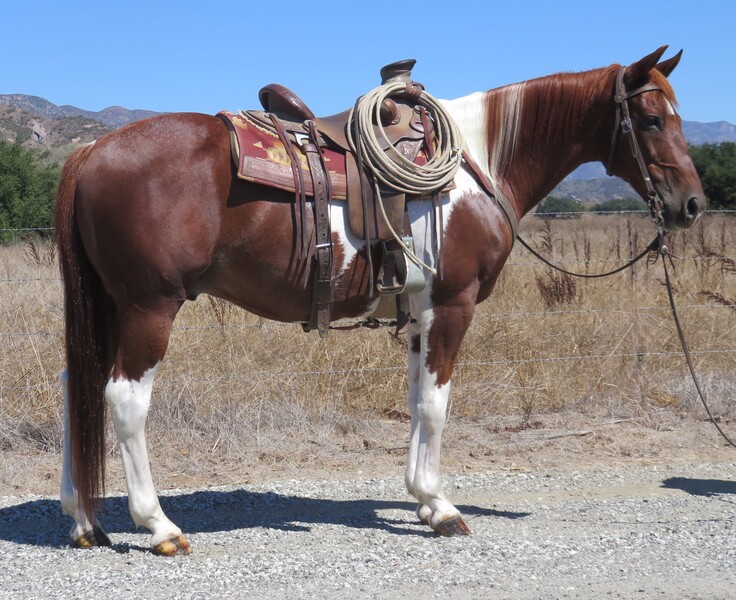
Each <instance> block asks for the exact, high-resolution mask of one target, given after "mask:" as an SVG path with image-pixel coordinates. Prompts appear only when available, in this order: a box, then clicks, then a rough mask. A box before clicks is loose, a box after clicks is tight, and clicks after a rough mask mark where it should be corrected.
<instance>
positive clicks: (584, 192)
mask: <svg viewBox="0 0 736 600" xmlns="http://www.w3.org/2000/svg"><path fill="white" fill-rule="evenodd" d="M157 114H161V113H157V112H154V111H150V110H129V109H127V108H124V107H122V106H110V107H108V108H105V109H104V110H101V111H96V112H95V111H89V110H84V109H81V108H77V107H76V106H70V105H64V106H57V105H56V104H54V103H53V102H49V101H48V100H46V99H45V98H41V97H39V96H29V95H25V94H0V139H4V140H15V139H20V140H21V141H22V143H23V145H24V146H26V147H29V148H31V147H32V148H37V149H40V150H48V151H49V154H48V156H49V157H50V159H51V160H53V161H57V162H58V161H61V160H63V158H64V157H65V156H67V155H68V154H69V152H71V150H72V149H73V148H74V147H76V146H77V145H79V144H83V143H86V142H91V141H92V140H95V139H97V138H99V137H100V136H102V135H104V134H106V133H108V132H110V131H112V130H114V129H117V128H118V127H122V126H123V125H126V124H128V123H132V122H134V121H138V120H140V119H145V118H147V117H151V116H154V115H157ZM682 129H683V132H684V133H685V138H686V139H687V141H688V142H689V143H691V144H704V143H711V144H715V143H721V142H736V125H732V124H731V123H728V122H726V121H717V122H713V123H700V122H697V121H683V124H682ZM550 195H552V196H557V197H561V198H574V199H577V200H584V201H587V202H601V201H603V200H608V199H611V198H625V197H636V196H637V194H636V192H634V190H633V189H632V188H631V187H630V186H629V185H628V184H627V183H626V182H624V181H622V180H620V179H618V178H616V177H608V176H606V172H605V168H604V167H603V165H601V164H599V163H588V164H585V165H582V166H580V167H579V168H578V169H576V170H575V171H574V172H573V173H571V174H570V175H568V177H566V178H565V180H564V181H562V182H561V183H560V185H558V186H557V187H556V188H555V189H554V190H553V191H552V193H551V194H550Z"/></svg>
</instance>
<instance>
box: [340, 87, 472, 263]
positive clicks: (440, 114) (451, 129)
mask: <svg viewBox="0 0 736 600" xmlns="http://www.w3.org/2000/svg"><path fill="white" fill-rule="evenodd" d="M406 91H407V84H406V83H405V82H403V83H402V82H396V83H387V84H384V85H381V86H379V87H377V88H375V89H373V90H372V91H370V92H368V93H367V94H366V95H365V96H363V97H361V98H360V100H359V101H358V102H357V103H356V106H355V107H353V108H352V109H351V111H350V114H349V116H348V128H347V138H348V143H349V144H350V149H351V150H352V151H353V152H354V153H355V154H356V155H357V156H360V157H361V159H362V162H363V165H364V166H365V167H366V168H367V170H368V172H369V173H370V175H371V177H372V179H373V187H374V191H375V194H376V200H377V202H378V206H379V209H380V211H381V214H382V216H383V218H384V221H385V223H386V225H387V226H388V229H389V231H390V232H391V235H392V236H393V238H394V239H395V240H396V242H398V244H399V245H400V246H401V248H402V249H403V250H404V252H405V253H406V256H407V257H408V258H409V260H411V261H412V262H413V263H415V264H416V265H418V266H421V267H424V268H426V269H427V270H429V271H430V272H431V273H432V274H433V275H434V274H436V270H435V269H434V268H432V267H431V266H429V265H427V264H426V263H425V262H424V261H422V260H421V259H420V258H419V257H418V256H416V254H414V252H413V251H412V250H411V249H410V248H409V247H408V246H407V245H406V244H404V242H403V241H402V239H401V236H399V235H398V234H397V233H396V231H394V229H393V227H391V224H390V223H389V221H388V218H386V212H385V209H384V207H383V200H382V199H381V193H380V187H379V186H380V184H383V185H385V186H386V187H388V188H391V189H393V190H396V191H398V192H400V193H404V194H409V195H412V196H430V195H432V194H435V193H436V192H438V191H440V190H441V189H442V188H444V187H445V186H446V185H447V184H448V183H450V182H451V181H452V180H453V179H454V178H455V175H456V174H457V171H458V169H459V168H460V164H461V163H462V149H463V140H462V136H461V134H460V130H459V129H458V127H457V125H456V124H455V121H454V120H453V119H452V117H451V116H450V115H449V113H448V112H447V110H446V109H445V107H444V106H442V104H440V102H439V101H438V100H437V99H436V98H434V97H433V96H431V95H430V94H428V93H427V92H426V91H424V90H423V89H422V90H421V92H420V94H419V96H418V97H416V96H412V98H413V99H415V101H416V103H417V104H418V105H420V106H423V107H424V108H425V109H427V113H428V114H429V115H431V118H432V120H433V122H434V129H435V137H436V140H437V146H436V148H435V149H434V153H433V154H431V155H429V154H428V156H427V162H426V164H423V165H418V164H415V163H414V162H412V161H410V160H408V159H407V158H406V157H404V156H403V155H402V154H401V152H399V151H398V150H397V149H396V148H394V147H393V145H392V144H391V143H390V141H389V139H388V137H387V136H386V131H385V129H384V127H383V125H382V123H381V106H382V105H383V103H384V101H385V100H387V99H388V98H390V97H391V96H395V97H396V96H398V97H401V96H405V95H406ZM376 131H378V133H376ZM356 138H357V139H356ZM384 148H385V149H384Z"/></svg>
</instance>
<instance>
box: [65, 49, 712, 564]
mask: <svg viewBox="0 0 736 600" xmlns="http://www.w3.org/2000/svg"><path fill="white" fill-rule="evenodd" d="M665 49H666V47H662V48H660V49H658V50H657V51H656V52H653V53H652V54H650V55H648V56H646V57H644V58H642V59H641V60H639V61H637V62H635V63H633V64H631V65H629V66H628V67H621V66H619V65H611V66H609V67H606V68H601V69H596V70H591V71H587V72H582V73H566V74H556V75H551V76H548V77H542V78H539V79H534V80H530V81H526V82H523V83H517V84H514V85H510V86H507V87H503V88H500V89H494V90H490V91H486V92H483V93H475V94H472V95H469V96H467V97H463V98H459V99H456V100H452V101H448V102H446V104H445V106H446V108H447V110H448V112H449V114H450V115H452V117H453V119H454V120H455V121H456V123H457V125H458V126H459V128H460V130H461V132H462V134H463V138H464V140H465V145H466V150H467V152H469V154H470V155H471V157H472V158H473V159H474V161H475V162H477V163H478V164H479V165H480V167H481V169H482V170H483V172H484V173H485V175H486V178H487V180H488V181H490V182H491V185H492V187H493V190H488V189H486V187H487V186H486V187H484V186H481V185H480V184H479V183H478V178H476V177H474V176H472V175H471V174H470V173H469V171H468V170H467V168H466V167H463V168H461V169H460V170H459V171H458V173H457V175H456V178H455V180H454V183H455V185H454V188H453V189H451V190H450V191H449V192H446V193H444V194H443V196H442V197H441V200H440V201H441V204H442V210H441V211H438V210H436V209H435V208H434V207H433V204H432V201H431V200H429V199H428V200H426V201H425V200H421V199H420V200H416V201H413V202H410V203H407V209H408V211H409V217H410V223H411V230H412V233H413V236H414V244H415V252H416V253H417V255H418V256H420V257H421V258H422V259H423V260H424V261H425V262H427V263H428V264H429V265H436V264H437V260H438V259H437V257H436V256H434V254H433V251H432V249H433V247H434V242H435V241H436V240H433V239H432V236H433V235H434V233H435V232H436V231H437V230H438V229H439V230H440V231H441V232H442V238H443V239H442V240H441V244H439V247H440V248H441V253H442V257H441V261H442V265H443V269H441V270H440V271H438V273H439V274H438V275H435V276H429V283H428V285H427V287H426V288H425V290H424V291H421V292H414V293H412V294H411V295H410V298H409V308H410V313H411V323H410V325H409V331H408V335H409V341H410V343H409V344H408V348H409V359H408V362H409V409H410V414H411V437H410V444H409V452H408V459H407V465H406V471H405V481H406V487H407V490H408V491H409V493H410V494H411V495H413V496H414V497H415V498H416V499H417V501H418V507H417V516H418V518H419V519H420V520H421V521H422V522H423V523H425V524H427V525H429V526H430V527H431V528H432V529H433V530H434V531H435V532H437V533H438V534H440V535H462V534H467V533H469V529H468V527H467V525H466V524H465V522H464V520H463V518H462V516H461V514H460V512H459V511H458V509H457V508H455V506H453V504H452V503H451V502H450V500H448V498H447V497H446V496H445V494H444V493H443V490H442V481H441V474H440V445H441V439H442V430H443V426H444V423H445V416H446V415H445V412H446V408H447V402H448V395H449V393H450V381H451V376H452V371H453V365H454V363H455V360H456V358H457V356H458V352H459V350H460V346H461V344H462V342H463V338H464V336H465V333H466V331H467V330H468V327H469V326H470V323H471V320H472V318H473V313H474V311H475V306H476V305H477V304H478V303H479V302H482V301H483V300H485V299H486V298H487V297H488V296H489V294H490V293H491V290H492V289H493V287H494V284H495V283H496V280H497V278H498V275H499V273H500V271H501V268H502V267H503V265H504V263H505V261H506V259H507V258H508V256H509V253H510V252H511V249H512V246H513V243H514V236H513V234H512V228H511V226H510V222H509V220H508V219H507V217H506V216H505V214H504V213H503V211H502V209H501V207H500V203H499V202H498V201H497V198H502V197H503V198H505V199H506V200H507V201H508V204H510V206H511V207H512V208H513V210H514V212H515V215H514V218H521V217H522V216H523V215H525V214H526V213H528V212H529V211H530V210H531V209H532V208H533V207H534V206H535V205H536V204H537V203H538V202H539V201H540V200H542V199H543V198H544V197H545V196H546V195H547V194H548V193H549V192H550V191H551V190H552V189H553V188H554V186H555V185H556V184H557V183H559V182H560V181H561V180H562V179H563V178H564V177H565V176H566V175H567V174H568V173H570V172H571V171H572V170H573V169H575V168H576V167H577V166H579V165H580V164H582V163H585V162H591V161H601V162H603V163H604V164H606V165H607V166H608V169H609V172H611V173H612V174H615V175H617V176H619V177H622V178H623V179H624V180H626V181H628V182H629V183H630V184H631V185H632V186H633V187H634V188H635V189H636V190H637V191H638V192H639V193H640V194H641V195H642V197H645V198H646V197H647V195H648V192H649V191H650V189H651V187H653V188H654V189H655V190H656V193H657V194H658V196H659V199H660V204H661V206H660V208H661V214H662V216H663V219H664V222H665V224H666V226H667V227H668V228H671V229H674V228H685V227H690V226H691V225H693V223H695V221H696V220H697V218H698V216H699V215H700V213H701V212H702V211H703V210H704V195H703V190H702V187H701V184H700V181H699V178H698V175H697V173H696V171H695V168H694V166H693V163H692V161H691V159H690V157H689V155H688V149H687V145H686V143H685V139H684V137H683V134H682V130H681V120H680V117H679V116H678V114H677V113H676V112H675V109H674V105H675V102H676V101H675V96H674V93H673V90H672V87H671V86H670V84H669V83H668V80H667V76H668V75H669V74H670V72H671V71H672V70H673V69H674V68H675V66H676V65H677V63H678V62H679V60H680V56H681V54H682V52H680V53H678V54H677V55H675V56H674V57H672V58H670V59H668V60H665V61H662V62H660V59H661V57H662V55H663V53H664V51H665ZM617 86H618V87H617ZM623 101H625V102H624V104H625V105H626V106H625V108H626V111H625V112H626V114H625V115H624V117H628V118H622V116H621V107H622V106H623V104H622V102H623ZM627 136H628V137H627ZM632 137H633V142H632V139H631V138H632ZM627 140H628V141H627ZM634 150H635V151H636V152H637V153H638V159H637V157H636V156H634V152H633V151H634ZM642 165H643V167H642ZM642 168H643V170H642ZM647 180H648V181H647ZM293 205H294V196H293V194H290V193H288V192H284V191H281V190H277V189H271V188H267V187H264V186H259V185H256V184H253V183H248V182H245V181H242V180H239V179H237V177H236V175H235V171H234V167H233V164H232V162H231V157H230V143H229V139H228V132H227V130H226V127H225V125H224V124H223V121H222V120H221V119H219V118H216V117H214V116H208V115H202V114H167V115H162V116H157V117H154V118H151V119H147V120H143V121H139V122H136V123H133V124H131V125H128V126H126V127H123V128H121V129H119V130H117V131H115V132H113V133H110V134H108V135H106V136H104V137H102V138H101V139H99V140H98V141H97V142H96V143H94V144H92V145H89V146H86V147H83V148H81V149H80V150H78V151H77V152H76V153H75V154H73V155H72V156H71V157H70V158H69V160H68V161H67V163H66V165H65V167H64V171H63V176H62V180H61V182H60V186H59V191H58V198H57V207H56V226H57V234H58V244H59V256H60V262H61V271H62V276H63V281H64V290H65V316H66V353H67V370H66V371H65V372H64V374H62V384H63V387H64V402H65V433H64V459H63V460H64V462H63V474H62V484H61V504H62V507H63V510H64V512H65V513H66V514H68V515H70V516H71V517H72V518H73V519H74V525H73V527H72V530H71V538H72V542H73V544H74V545H77V546H96V545H106V544H109V543H110V540H109V538H108V537H107V535H106V534H105V532H104V530H103V529H102V527H101V525H100V523H99V522H98V520H97V517H96V515H95V508H96V504H97V501H98V499H99V497H100V495H101V493H102V492H103V490H104V461H105V440H104V435H103V432H104V418H105V412H106V408H105V407H106V406H107V407H109V410H110V412H111V414H112V418H113V421H114V426H115V432H116V435H117V439H118V441H119V444H120V449H121V453H122V460H123V465H124V469H125V478H126V484H127V488H128V493H129V508H130V512H131V515H132V517H133V521H134V522H135V524H136V525H138V526H142V527H145V528H147V529H148V530H150V532H151V534H152V538H151V545H152V547H153V550H154V551H155V552H156V553H159V554H164V555H174V554H187V553H189V552H190V551H191V549H190V546H189V544H188V542H187V541H186V539H185V538H184V536H183V535H182V532H181V530H180V529H179V527H177V526H176V525H175V524H174V523H172V522H171V521H170V520H169V519H168V518H167V517H166V515H165V514H164V512H163V511H162V509H161V506H160V504H159V501H158V497H157V495H156V491H155V489H154V484H153V479H152V477H151V471H150V467H149V462H148V455H147V449H146V439H145V434H144V426H145V422H146V416H147V413H148V409H149V405H150V401H151V392H152V389H153V384H154V378H155V375H156V370H157V368H158V366H159V364H160V363H161V361H162V359H163V358H164V354H165V353H166V348H167V344H168V341H169V334H170V332H171V327H172V323H173V321H174V318H175V317H176V314H177V312H178V311H179V309H180V307H181V306H182V304H183V303H184V302H185V301H187V300H193V299H194V298H196V297H197V296H198V295H199V294H202V293H206V294H211V295H213V296H217V297H219V298H224V299H225V300H228V301H230V302H232V303H234V304H236V305H238V306H241V307H243V308H245V309H246V310H249V311H251V312H253V313H255V314H258V315H260V316H262V317H266V318H269V319H274V320H277V321H284V322H295V323H305V322H306V321H307V320H308V318H309V313H310V301H311V289H310V288H311V285H312V284H311V280H308V279H307V283H306V284H305V283H304V282H305V278H303V277H299V278H295V277H293V276H292V275H293V274H292V273H290V268H291V266H290V265H291V261H292V259H293V253H294V227H295V224H294V212H293ZM329 210H330V219H331V227H332V233H331V239H332V244H333V248H334V268H335V279H336V282H335V286H336V287H335V293H334V306H333V318H335V319H341V318H347V317H361V316H363V315H367V314H370V313H371V311H372V309H373V308H374V306H373V303H374V302H375V300H374V294H372V293H370V292H371V290H370V289H368V286H369V281H374V278H371V277H369V276H368V265H369V263H368V260H367V255H366V251H365V248H364V244H363V242H362V241H361V240H357V239H355V237H354V236H353V235H352V233H351V232H350V230H349V228H348V226H347V225H346V207H345V203H344V202H342V201H334V200H333V201H332V202H330V209H329ZM438 214H439V215H441V216H438ZM307 216H308V219H307V231H306V234H307V235H309V234H311V233H312V231H313V228H314V218H313V215H311V214H308V215H307ZM436 218H441V219H442V223H441V226H440V227H439V228H438V227H437V223H435V221H434V219H436ZM371 264H373V263H371ZM376 266H377V265H376ZM310 268H312V269H313V268H314V263H312V264H311V267H310ZM374 275H375V273H374Z"/></svg>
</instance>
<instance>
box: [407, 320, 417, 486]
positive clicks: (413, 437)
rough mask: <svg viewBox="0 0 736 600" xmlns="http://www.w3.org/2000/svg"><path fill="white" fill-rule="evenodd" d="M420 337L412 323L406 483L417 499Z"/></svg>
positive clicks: (409, 333) (408, 333)
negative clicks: (417, 349)
mask: <svg viewBox="0 0 736 600" xmlns="http://www.w3.org/2000/svg"><path fill="white" fill-rule="evenodd" d="M418 335H420V333H419V325H418V324H417V323H410V324H409V330H408V331H407V340H408V342H409V344H408V345H409V414H410V415H411V433H410V436H409V455H408V457H407V460H406V471H405V473H404V483H405V484H406V489H407V491H408V492H409V493H410V494H411V495H412V496H414V497H415V498H416V496H417V495H416V493H415V492H414V477H415V475H416V470H417V452H418V450H419V414H418V407H417V405H418V404H419V357H420V353H419V352H414V351H413V350H412V347H413V346H414V338H415V337H416V336H418Z"/></svg>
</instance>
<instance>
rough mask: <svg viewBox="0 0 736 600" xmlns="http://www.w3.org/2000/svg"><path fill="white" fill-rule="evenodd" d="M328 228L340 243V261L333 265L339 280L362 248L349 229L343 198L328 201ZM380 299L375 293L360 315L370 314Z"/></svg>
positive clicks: (360, 242) (345, 204) (361, 243)
mask: <svg viewBox="0 0 736 600" xmlns="http://www.w3.org/2000/svg"><path fill="white" fill-rule="evenodd" d="M330 230H331V231H332V236H333V240H334V237H335V235H336V236H337V243H339V244H340V248H341V249H342V255H343V260H342V263H341V264H337V263H335V265H334V273H335V279H336V280H340V279H341V278H342V277H343V276H345V274H346V273H347V274H348V276H349V275H350V273H348V271H349V269H350V267H351V266H352V265H353V264H354V261H355V257H356V256H357V255H358V252H359V251H360V250H361V249H362V248H363V240H361V239H359V238H358V237H357V236H355V235H354V234H353V232H352V231H351V229H350V222H349V216H348V207H347V202H346V201H345V200H331V201H330ZM380 301H381V298H380V296H378V295H377V296H376V298H375V300H374V301H373V302H372V303H371V304H370V306H369V308H368V310H367V311H366V313H365V314H363V315H360V316H363V317H368V316H370V315H372V314H373V313H374V312H375V311H376V309H377V308H378V303H379V302H380Z"/></svg>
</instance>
